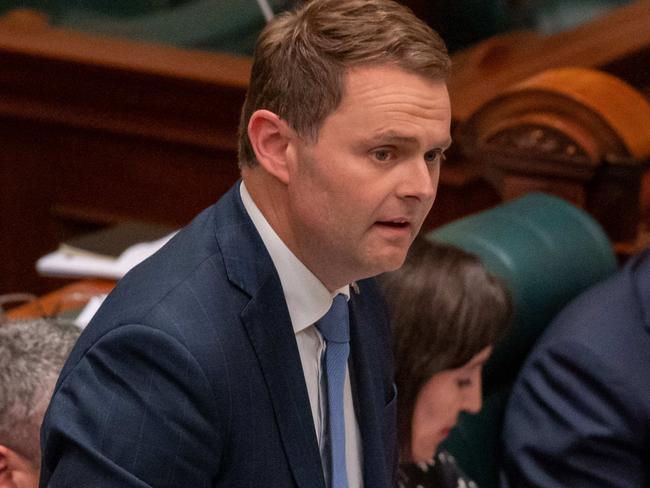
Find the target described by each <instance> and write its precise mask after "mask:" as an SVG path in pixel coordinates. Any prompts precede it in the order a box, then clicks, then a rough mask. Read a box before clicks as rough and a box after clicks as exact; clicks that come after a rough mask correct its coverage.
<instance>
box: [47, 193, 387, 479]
mask: <svg viewBox="0 0 650 488" xmlns="http://www.w3.org/2000/svg"><path fill="white" fill-rule="evenodd" d="M359 287H360V292H359V293H358V294H355V293H353V294H352V297H351V300H350V316H351V359H350V361H351V362H350V369H351V381H352V384H353V392H354V393H353V394H354V396H355V408H356V411H357V417H358V419H359V424H360V431H361V438H362V445H363V464H364V470H363V472H364V479H365V483H366V486H368V487H373V488H374V487H387V486H391V484H392V482H393V479H394V477H395V470H396V450H395V445H396V438H395V413H396V412H395V404H396V401H395V392H394V388H393V380H392V366H391V359H390V358H391V350H390V344H389V327H388V324H387V320H386V318H385V313H384V310H383V307H382V306H381V305H380V304H381V300H380V299H379V298H378V293H377V290H376V289H375V285H374V281H372V280H364V281H361V282H359ZM378 304H379V305H378ZM41 434H42V435H41V440H42V445H43V452H44V455H43V464H42V473H41V486H50V487H75V488H79V487H92V488H98V487H116V488H117V487H120V488H125V487H147V486H151V487H183V488H201V487H221V486H237V487H260V486H269V487H294V486H299V487H303V488H314V487H323V488H324V486H325V484H324V480H323V472H322V467H321V461H320V455H319V449H318V445H317V440H316V434H315V430H314V424H313V420H312V417H311V410H310V406H309V397H308V394H307V389H306V386H305V380H304V375H303V372H302V368H301V363H300V356H299V353H298V348H297V345H296V341H295V337H294V332H293V328H292V326H291V321H290V318H289V312H288V309H287V306H286V303H285V300H284V295H283V292H282V289H281V286H280V281H279V278H278V275H277V273H276V271H275V268H274V266H273V263H272V261H271V259H270V257H269V255H268V253H267V251H266V249H265V247H264V245H263V243H262V240H261V238H260V237H259V235H258V233H257V231H256V230H255V227H254V226H253V224H252V222H251V221H250V219H249V218H248V215H247V214H246V212H245V210H244V207H243V204H242V202H241V199H240V195H239V185H235V187H234V188H232V189H231V190H230V191H229V192H228V193H227V194H226V195H225V196H224V197H222V198H221V199H220V201H219V202H218V203H217V204H216V205H214V206H212V207H210V208H208V209H207V210H205V211H204V212H203V213H201V214H200V215H199V216H198V217H197V218H196V219H195V220H194V221H193V222H192V223H191V224H190V225H189V226H187V227H186V228H184V229H183V230H182V231H181V232H179V233H178V234H177V236H175V237H174V238H173V239H172V240H171V241H170V242H169V243H168V244H167V245H166V246H165V247H164V248H163V249H161V250H160V251H159V252H158V253H156V254H155V255H154V256H153V257H151V258H150V259H148V260H147V261H145V262H144V263H142V264H141V265H140V266H138V267H136V268H135V269H134V270H132V271H131V272H130V273H129V274H128V275H127V276H126V277H125V278H124V279H123V280H121V281H120V282H119V284H118V285H117V287H116V288H115V290H114V291H113V292H112V293H111V294H110V296H109V297H108V298H107V300H106V302H105V303H104V305H103V306H102V308H101V309H100V310H99V312H98V313H97V315H96V316H95V317H94V318H93V320H92V321H91V323H90V324H89V326H88V327H87V329H86V330H85V331H84V333H83V334H82V336H81V338H80V339H79V341H78V343H77V345H76V346H75V348H74V350H73V351H72V353H71V355H70V358H69V359H68V362H67V363H66V365H65V367H64V369H63V371H62V373H61V376H60V378H59V381H58V383H57V386H56V389H55V393H54V395H53V398H52V401H51V403H50V406H49V408H48V411H47V413H46V416H45V420H44V423H43V428H42V433H41Z"/></svg>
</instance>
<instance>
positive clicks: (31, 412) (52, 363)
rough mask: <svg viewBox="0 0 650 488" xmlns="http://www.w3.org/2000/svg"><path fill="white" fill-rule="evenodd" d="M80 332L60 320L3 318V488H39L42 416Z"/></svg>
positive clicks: (0, 400) (0, 367)
mask: <svg viewBox="0 0 650 488" xmlns="http://www.w3.org/2000/svg"><path fill="white" fill-rule="evenodd" d="M1 311H2V310H1V307H0V312H1ZM80 332H81V331H80V329H79V328H78V327H77V326H75V325H74V324H73V323H71V322H66V321H64V320H59V319H28V320H15V321H14V320H7V321H3V320H2V317H0V488H36V487H37V486H38V477H39V470H40V464H41V448H40V445H39V441H38V440H39V430H40V427H41V422H42V421H43V414H44V413H45V408H46V407H47V404H48V401H49V399H50V395H51V394H52V390H54V384H55V383H56V379H57V377H58V375H59V372H60V371H61V368H62V367H63V363H64V362H65V360H66V358H67V357H68V353H69V352H70V350H71V349H72V346H73V345H74V343H75V341H76V340H77V338H78V337H79V333H80Z"/></svg>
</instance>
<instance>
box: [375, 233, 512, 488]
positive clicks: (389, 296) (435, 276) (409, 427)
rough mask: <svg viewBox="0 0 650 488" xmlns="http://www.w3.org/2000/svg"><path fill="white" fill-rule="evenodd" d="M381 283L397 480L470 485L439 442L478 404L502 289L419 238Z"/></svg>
mask: <svg viewBox="0 0 650 488" xmlns="http://www.w3.org/2000/svg"><path fill="white" fill-rule="evenodd" d="M380 282H381V284H382V287H383V289H384V292H385V296H386V300H387V302H388V306H389V309H390V312H391V318H392V322H393V327H394V351H395V366H396V383H397V388H398V414H397V417H398V424H397V425H398V435H399V439H400V446H399V447H400V485H399V486H400V487H405V488H407V487H416V486H422V487H426V488H431V487H445V488H446V487H453V488H456V487H461V486H468V487H470V486H476V485H475V484H474V483H473V482H471V481H470V480H468V479H467V478H466V477H465V476H464V475H463V474H462V473H461V471H460V469H459V468H458V467H457V466H456V464H455V461H454V459H453V457H452V456H450V455H449V454H447V453H445V452H441V451H439V450H438V445H439V444H440V443H441V442H442V441H443V440H444V439H445V437H446V436H447V435H448V434H449V432H450V431H451V429H452V428H453V427H454V425H455V424H456V422H457V419H458V414H459V413H460V412H462V411H465V412H478V411H479V410H480V408H481V371H482V367H483V364H484V363H485V362H486V361H487V359H488V358H489V356H490V354H491V352H492V346H493V344H494V343H496V342H497V341H498V340H499V339H500V338H501V337H502V336H503V335H504V333H505V331H506V329H507V327H508V324H509V322H510V316H511V313H512V305H511V301H510V297H509V295H508V292H507V290H506V288H505V286H504V284H503V283H502V282H501V280H499V279H498V278H496V277H494V276H492V275H490V274H489V273H488V272H487V270H486V269H485V267H484V266H483V264H482V263H481V261H480V260H479V259H478V258H477V257H476V256H474V255H472V254H469V253H467V252H465V251H463V250H461V249H458V248H456V247H452V246H449V245H445V244H440V243H435V242H431V241H428V240H426V239H424V238H418V239H416V241H415V242H414V243H413V246H412V247H411V249H410V251H409V254H408V256H407V258H406V262H405V263H404V265H403V266H402V267H401V268H400V269H399V270H397V271H394V272H391V273H386V274H384V275H382V276H381V278H380Z"/></svg>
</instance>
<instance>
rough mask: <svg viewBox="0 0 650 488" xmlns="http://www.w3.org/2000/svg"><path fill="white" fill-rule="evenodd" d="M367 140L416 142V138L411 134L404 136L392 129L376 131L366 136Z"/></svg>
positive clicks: (373, 141) (375, 141)
mask: <svg viewBox="0 0 650 488" xmlns="http://www.w3.org/2000/svg"><path fill="white" fill-rule="evenodd" d="M367 140H368V142H371V143H387V142H400V143H403V144H417V143H418V140H417V139H416V138H415V137H412V136H405V135H404V134H400V133H399V132H397V131H394V130H387V131H384V132H377V133H376V134H372V135H371V136H369V137H368V139H367Z"/></svg>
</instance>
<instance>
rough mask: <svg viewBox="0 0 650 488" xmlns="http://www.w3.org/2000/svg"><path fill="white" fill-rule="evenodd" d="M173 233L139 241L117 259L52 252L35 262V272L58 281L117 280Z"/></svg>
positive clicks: (154, 250)
mask: <svg viewBox="0 0 650 488" xmlns="http://www.w3.org/2000/svg"><path fill="white" fill-rule="evenodd" d="M174 234H176V232H172V233H171V234H169V235H168V236H165V237H163V238H162V239H158V240H157V241H152V242H141V243H139V244H134V245H133V246H131V247H129V248H128V249H126V250H125V251H124V252H123V253H122V254H121V255H120V257H119V258H117V259H114V260H112V259H106V258H102V257H99V258H95V257H91V256H84V255H74V254H67V253H64V252H61V251H55V252H52V253H50V254H47V255H45V256H43V257H42V258H40V259H39V260H38V261H36V271H38V273H39V274H41V275H44V276H53V277H61V278H84V277H85V278H108V279H113V280H119V279H120V278H122V277H123V276H124V275H125V274H126V273H127V272H128V271H129V270H130V269H131V268H133V267H134V266H135V265H137V264H139V263H141V262H142V261H144V260H145V259H147V258H148V257H149V256H151V255H152V254H153V253H155V252H156V251H158V249H160V248H161V247H162V246H164V245H165V244H166V243H167V241H168V240H169V239H171V238H172V237H173V236H174Z"/></svg>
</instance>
